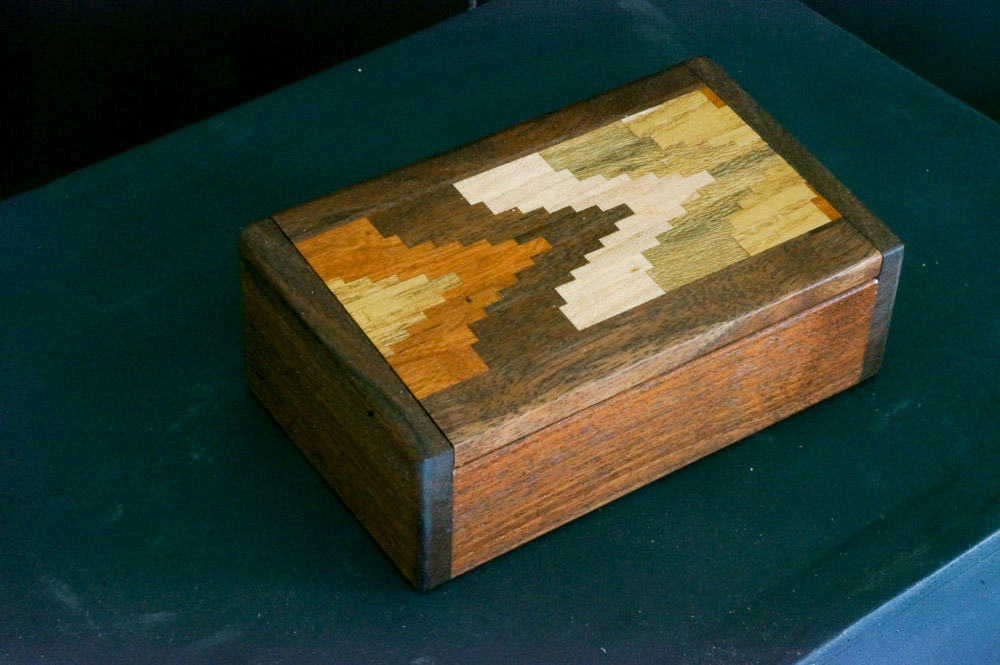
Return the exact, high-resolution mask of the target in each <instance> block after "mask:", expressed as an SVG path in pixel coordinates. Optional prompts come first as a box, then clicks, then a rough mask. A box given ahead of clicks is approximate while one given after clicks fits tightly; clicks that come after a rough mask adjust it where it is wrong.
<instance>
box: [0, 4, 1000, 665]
mask: <svg viewBox="0 0 1000 665" xmlns="http://www.w3.org/2000/svg"><path fill="white" fill-rule="evenodd" d="M699 54H704V55H708V56H710V57H712V58H714V59H715V60H716V61H717V62H719V63H720V64H721V65H722V66H723V67H724V68H725V69H726V70H727V71H728V72H729V73H730V75H731V76H732V77H733V78H734V79H736V81H737V82H738V83H740V84H741V85H742V86H743V87H744V88H745V89H746V90H747V91H748V92H749V93H750V94H751V95H753V96H754V97H755V98H756V99H757V101H758V102H759V103H760V104H761V105H762V106H764V107H765V108H766V109H768V110H769V111H770V112H771V113H772V114H773V115H774V116H775V117H776V118H777V119H778V120H779V122H781V123H782V124H783V125H784V126H785V127H786V128H787V129H788V130H789V131H790V132H792V133H793V134H795V135H796V136H797V137H799V138H800V139H801V140H802V141H803V143H805V145H806V146H807V147H808V148H809V149H810V150H811V151H812V152H813V153H814V154H815V155H816V156H817V157H818V158H819V159H820V160H821V161H822V162H824V163H825V164H826V165H827V166H828V167H829V168H830V169H831V170H832V171H833V172H834V173H835V174H836V175H837V176H838V177H839V178H840V179H841V180H842V181H843V182H844V183H846V184H847V185H848V187H850V188H851V189H852V190H853V191H854V192H855V193H856V194H857V195H858V196H859V198H861V199H862V200H863V201H865V202H866V203H867V204H868V205H869V206H870V207H871V208H872V210H873V211H874V212H875V213H876V214H878V215H879V216H881V217H882V218H883V219H884V220H885V222H886V223H887V224H888V225H889V226H890V227H891V228H892V229H893V230H894V231H896V233H897V234H898V235H900V236H901V237H902V238H903V239H904V241H905V242H906V243H907V257H906V260H905V263H904V270H903V277H902V281H901V284H900V292H899V296H898V301H897V309H896V315H895V319H894V321H893V325H892V329H891V332H890V339H889V346H888V349H887V355H886V359H885V363H884V365H883V369H882V372H881V373H880V374H879V375H878V376H877V377H875V378H874V379H872V380H870V381H868V382H867V383H865V384H863V385H861V386H859V387H857V388H854V389H851V390H849V391H847V392H845V393H843V394H841V395H839V396H837V397H834V398H833V399H830V400H828V401H826V402H824V403H822V404H820V405H818V406H816V407H813V408H811V409H809V410H807V411H806V412H804V413H802V414H800V415H797V416H795V417H793V418H790V419H788V420H786V421H784V422H782V423H780V424H778V425H776V426H774V427H771V428H769V429H767V430H765V431H764V432H762V433H760V434H758V435H756V436H753V437H750V438H749V439H747V440H746V441H744V442H742V443H741V444H739V445H736V446H733V447H730V448H728V449H726V450H724V451H722V452H720V453H718V454H716V455H713V456H712V457H710V458H707V459H705V460H703V461H701V462H699V463H697V464H695V465H693V466H691V467H688V468H686V469H684V470H682V471H680V472H677V473H675V474H672V475H671V476H669V477H667V478H665V479H664V480H662V481H659V482H657V483H654V484H652V485H650V486H648V487H646V488H644V489H642V490H639V491H637V492H635V493H633V494H631V495H629V496H627V497H625V498H623V499H621V500H619V501H616V502H615V503H613V504H611V505H609V506H607V507H605V508H602V509H600V510H598V511H596V512H594V513H592V514H590V515H588V516H586V517H584V518H582V519H580V520H577V521H576V522H574V523H572V524H571V525H568V526H566V527H564V528H561V529H559V530H557V531H555V532H553V533H552V534H550V535H548V536H546V537H543V538H541V539H539V540H537V541H534V542H532V543H530V544H528V545H526V546H524V547H522V548H519V549H518V550H516V551H515V552H512V553H510V554H508V555H505V556H503V557H501V558H499V559H497V560H495V561H493V562H491V563H489V564H488V565H486V566H483V567H481V568H479V569H477V570H475V571H473V572H470V573H469V574H467V575H464V576H462V577H461V578H459V579H457V580H455V581H453V582H451V583H449V584H447V585H445V586H444V587H442V588H440V589H438V590H436V591H434V592H431V593H429V594H424V595H421V594H418V593H417V592H414V591H413V590H412V589H410V587H409V586H408V584H407V583H406V582H405V581H404V579H403V578H402V577H401V576H400V575H399V574H398V573H397V572H396V571H395V569H394V568H393V567H392V565H391V563H390V562H389V560H388V559H387V558H386V557H384V556H383V555H382V554H381V552H380V551H379V550H378V548H377V546H376V545H375V544H374V543H373V541H371V539H370V538H369V537H368V536H367V535H366V533H365V532H364V530H363V529H362V528H361V527H360V526H359V525H358V524H357V522H356V521H355V520H354V519H353V518H352V517H351V516H350V514H349V513H348V512H347V511H346V509H345V508H344V507H343V506H342V505H341V504H340V502H339V501H338V500H337V498H336V497H335V496H334V495H333V494H332V493H331V492H330V491H329V490H328V489H327V487H326V486H325V485H324V484H323V482H322V481H321V480H320V478H319V477H318V476H317V475H316V474H315V473H314V472H313V471H312V470H311V468H310V467H309V466H308V464H307V463H306V462H305V460H304V459H303V458H302V457H301V456H300V455H299V454H298V453H297V452H296V450H295V448H294V447H293V445H292V444H291V443H290V442H289V441H288V440H287V438H286V437H285V436H284V435H283V434H282V433H281V431H280V430H279V429H278V428H277V427H276V425H275V424H274V423H273V421H272V420H271V419H270V417H269V416H268V415H267V413H266V412H265V411H264V410H263V409H262V408H261V407H260V406H259V405H258V404H257V402H255V401H254V399H253V398H252V397H251V396H250V395H249V393H248V391H247V389H246V384H245V378H244V373H243V359H242V341H241V330H240V326H241V320H240V316H241V313H240V303H239V288H238V275H237V258H236V237H237V234H238V232H239V230H240V229H241V228H242V227H243V226H244V225H245V224H247V223H248V222H250V221H252V220H254V219H257V218H260V217H262V216H265V215H267V214H269V213H272V212H275V211H277V210H281V209H283V208H287V207H290V206H292V205H295V204H298V203H301V202H303V201H307V200H310V199H313V198H315V197H317V196H319V195H321V194H323V193H325V192H327V191H330V190H332V189H336V188H338V187H341V186H344V185H347V184H349V183H352V182H355V181H357V180H360V179H363V178H367V177H372V176H375V175H377V174H379V173H381V172H383V171H385V170H387V169H390V168H393V167H395V166H400V165H402V164H405V163H409V162H412V161H415V160H418V159H421V158H423V157H426V156H428V155H430V154H433V153H436V152H440V151H442V150H445V149H447V148H450V147H453V146H455V145H458V144H461V143H464V142H467V141H470V140H473V139H475V138H477V137H479V136H482V135H484V134H486V133H489V132H492V131H494V130H497V129H500V128H503V127H505V126H508V125H510V124H512V123H515V122H518V121H521V120H524V119H527V118H530V117H532V116H534V115H537V114H539V113H542V112H545V111H548V110H552V109H555V108H558V107H561V106H564V105H565V104H568V103H571V102H573V101H576V100H578V99H580V98H583V97H586V96H589V95H593V94H596V93H599V92H601V91H604V90H606V89H609V88H612V87H615V86H618V85H620V84H622V83H625V82H628V81H630V80H633V79H635V78H638V77H640V76H644V75H646V74H649V73H652V72H655V71H658V70H660V69H663V68H665V67H667V66H669V65H672V64H674V63H676V62H678V61H681V60H683V59H686V58H688V57H691V56H694V55H699ZM998 154H1000V126H998V125H997V124H996V123H994V122H992V121H990V120H988V119H986V118H985V117H984V116H982V115H979V114H978V113H976V112H974V111H971V110H970V109H969V108H968V107H966V106H964V105H962V104H961V103H959V102H957V101H956V100H954V99H953V98H951V97H949V96H948V95H946V94H945V93H943V92H941V91H940V90H938V89H937V88H934V87H932V86H931V85H929V84H927V83H926V82H924V81H923V80H921V79H919V78H917V77H916V76H914V75H913V74H910V73H909V72H907V71H906V70H904V69H902V68H901V67H899V66H898V65H896V64H894V63H893V62H892V61H890V60H889V59H887V58H885V57H884V56H881V55H880V54H878V53H877V52H875V51H873V50H872V49H871V48H869V47H867V46H865V45H864V44H863V43H862V42H860V41H859V40H857V39H855V38H853V37H851V36H849V35H848V34H846V33H844V32H842V31H840V30H839V29H837V28H835V27H833V26H832V25H831V24H830V23H828V22H827V21H825V20H824V19H822V18H820V17H819V16H818V15H816V14H814V13H812V12H811V11H809V10H807V9H806V8H804V7H803V6H802V5H800V4H798V3H795V2H791V1H783V0H765V1H764V2H752V3H751V2H740V1H738V0H717V1H714V2H694V1H691V2H666V1H664V2H643V1H641V0H622V1H621V2H618V3H603V2H594V3H579V2H565V3H534V2H527V1H523V2H516V1H509V2H493V3H489V4H487V5H485V6H483V7H481V8H479V9H477V10H476V11H474V12H468V13H465V14H463V15H461V16H459V17H457V18H455V19H451V20H449V21H447V22H445V23H443V24H441V25H438V26H436V27H434V28H432V29H430V30H428V31H425V32H423V33H420V34H418V35H415V36H413V37H410V38H407V39H404V40H403V41H401V42H398V43H396V44H393V45H391V46H389V47H386V48H384V49H381V50H379V51H375V52H373V53H370V54H368V55H366V56H363V57H361V58H358V59H356V60H354V61H351V62H348V63H345V64H344V65H341V66H338V67H335V68H333V69H330V70H328V71H326V72H324V73H322V74H319V75H317V76H315V77H312V78H310V79H307V80H305V81H303V82H301V83H298V84H296V85H293V86H291V87H288V88H285V89H282V90H280V91H279V92H277V93H275V94H272V95H269V96H267V97H263V98H261V99H259V100H257V101H255V102H252V103H250V104H247V105H244V106H242V107H239V108H236V109H234V110H232V111H229V112H226V113H224V114H222V115H219V116H216V117H214V118H212V119H209V120H207V121H204V122H201V123H199V124H196V125H193V126H191V127H189V128H187V129H185V130H183V131H181V132H178V133H175V134H172V135H169V136H167V137H165V138H164V139H161V140H158V141H156V142H153V143H151V144H148V145H145V146H142V147H140V148H137V149H135V150H132V151H130V152H127V153H124V154H122V155H120V156H119V157H116V158H114V159H112V160H109V161H106V162H102V163H99V164H96V165H94V166H91V167H89V168H87V169H85V170H83V171H80V172H77V173H75V174H72V175H70V176H68V177H66V178H63V179H61V180H58V181H56V182H53V183H51V184H50V185H47V186H45V187H43V188H41V189H38V190H34V191H32V192H28V193H26V194H23V195H20V196H17V197H14V198H12V199H8V200H7V201H5V202H3V203H2V204H0V233H2V235H0V239H2V242H0V312H2V316H3V326H2V327H0V562H2V564H0V662H4V663H6V662H12V663H41V662H45V663H79V662H84V663H90V662H94V663H104V662H108V663H121V662H136V663H147V662H169V663H186V662H205V663H220V662H221V663H229V662H236V663H243V662H246V663H257V662H262V663H269V662H295V663H299V662H310V663H311V662H317V663H327V662H330V663H341V662H344V663H358V662H386V663H419V664H422V665H426V664H428V663H469V662H476V663H484V662H497V663H509V662H531V663H534V662H538V663H548V662H573V663H589V662H615V663H639V662H643V663H645V662H689V663H717V662H726V663H744V662H746V663H752V662H763V663H773V662H794V661H796V660H798V659H799V658H801V657H804V656H805V655H806V654H807V653H809V652H810V651H812V650H813V649H815V648H816V647H818V646H820V645H821V644H822V643H823V642H824V641H825V640H827V639H829V638H832V637H834V636H835V635H836V634H837V633H839V632H840V631H842V630H844V629H845V628H847V627H848V626H849V625H850V624H851V623H852V622H854V621H856V620H858V619H860V618H861V617H862V616H863V615H865V614H867V613H868V612H870V611H872V610H874V609H875V608H876V607H878V606H879V605H880V604H881V603H883V602H885V601H887V600H889V599H891V598H892V597H894V596H896V595H897V594H900V593H901V592H903V591H904V590H905V589H906V588H907V587H909V586H910V585H912V584H914V583H916V582H917V581H919V580H920V579H921V578H923V577H925V576H927V575H929V574H930V573H932V572H933V571H935V570H937V569H938V568H940V567H941V566H942V565H944V564H945V563H946V562H948V561H949V560H951V559H953V558H954V557H956V556H957V555H959V554H960V553H961V552H963V551H964V550H966V549H967V548H969V547H970V546H972V545H974V544H975V543H977V542H978V541H980V540H982V539H984V538H986V537H987V536H989V535H990V534H991V533H993V532H994V531H996V530H997V529H998V528H1000V436H998V433H1000V427H998V425H1000V418H998V415H997V406H998V388H997V380H996V377H997V370H998V352H997V349H996V344H995V339H996V330H997V316H996V312H997V305H998V296H997V276H998V274H997V273H998V262H997V255H998V252H997V250H998V248H1000V232H998V226H997V221H996V218H997V213H996V211H997V209H998V203H1000V201H998V199H1000V194H998V190H1000V169H998V166H1000V158H998V157H997V155H998Z"/></svg>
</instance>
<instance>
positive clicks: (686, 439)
mask: <svg viewBox="0 0 1000 665" xmlns="http://www.w3.org/2000/svg"><path fill="white" fill-rule="evenodd" d="M876 290H877V282H876V281H874V280H873V281H870V282H868V283H866V284H864V285H862V286H860V287H857V288H855V289H853V290H851V291H849V292H848V293H846V294H844V295H841V296H838V297H836V298H834V299H832V300H830V301H828V302H826V303H823V304H822V305H820V306H817V307H814V308H812V309H810V310H807V311H805V312H803V313H801V314H798V315H796V316H793V317H791V318H789V319H787V320H785V321H783V322H781V323H778V324H777V325H774V326H772V327H770V328H767V329H765V330H763V331H761V332H759V333H757V334H754V335H752V336H750V337H748V338H745V339H743V340H740V341H738V342H735V343H733V344H730V345H729V346H726V347H723V348H721V349H718V350H716V351H714V352H712V353H711V354H709V355H707V356H703V357H701V358H698V359H696V360H693V361H692V362H690V363H688V364H686V365H684V366H682V367H680V368H678V369H676V370H674V371H672V372H669V373H667V374H666V375H661V376H658V377H655V378H653V379H650V380H648V381H646V382H644V383H642V384H640V385H638V386H636V387H634V388H632V389H630V390H627V391H624V392H622V393H619V394H618V395H615V396H614V397H612V398H610V399H607V400H605V401H604V402H602V403H601V404H598V405H595V406H594V407H592V408H590V409H588V410H586V411H583V412H579V413H577V414H575V415H573V416H570V417H568V418H566V419H564V420H562V421H559V422H557V423H554V424H552V425H549V426H548V427H546V428H544V429H542V430H540V431H538V432H536V433H534V434H531V435H529V436H527V437H525V438H524V439H522V440H520V441H518V442H516V443H513V444H511V445H509V446H507V447H505V448H503V449H500V450H497V451H495V452H494V453H493V454H491V455H488V456H484V457H481V458H479V459H476V460H474V461H472V462H470V463H468V464H465V465H463V466H459V467H457V468H456V469H455V475H454V497H453V525H452V528H453V531H452V533H453V541H452V542H453V547H452V574H453V575H457V574H459V573H462V572H464V571H466V570H468V569H470V568H472V567H474V566H476V565H478V564H480V563H482V562H483V561H486V560H488V559H490V558H492V557H494V556H497V555H498V554H501V553H503V552H505V551H507V550H509V549H511V548H513V547H515V546H517V545H519V544H521V543H523V542H525V541H527V540H529V539H531V538H534V537H535V536H538V535H540V534H542V533H545V532H546V531H549V530H551V529H553V528H555V527H557V526H559V525H561V524H563V523H565V522H567V521H569V520H570V519H573V518H574V517H577V516H579V515H581V514H583V513H586V512H588V511H590V510H593V509H594V508H596V507H598V506H600V505H602V504H604V503H607V502H608V501H611V500H612V499H614V498H616V497H618V496H621V495H622V494H624V493H626V492H628V491H629V490H631V489H633V488H635V487H638V486H640V485H642V484H644V483H647V482H649V481H652V480H654V479H656V478H659V477H661V476H663V475H665V474H667V473H669V472H670V471H672V470H674V469H677V468H678V467H680V466H683V465H685V464H688V463H689V462H692V461H694V460H695V459H697V458H699V457H702V456H704V455H707V454H709V453H711V452H714V451H715V450H718V449H719V448H721V447H723V446H725V445H728V444H730V443H732V442H734V441H736V440H738V439H740V438H742V437H745V436H747V435H749V434H751V433H752V432H755V431H757V430H759V429H761V428H762V427H766V426H767V425H769V424H771V423H774V422H776V421H778V420H780V419H782V418H785V417H787V416H789V415H791V414H792V413H794V412H796V411H798V410H800V409H802V408H805V407H806V406H809V405H811V404H814V403H816V402H818V401H819V400H821V399H823V398H825V397H828V396H830V395H833V394H834V393H837V392H839V391H841V390H843V389H845V388H847V387H849V386H851V385H853V384H854V383H856V382H857V381H858V380H859V379H860V377H861V373H862V364H863V359H864V355H865V348H866V341H867V332H868V326H869V322H870V319H871V314H872V308H873V305H874V302H875V294H876Z"/></svg>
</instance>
